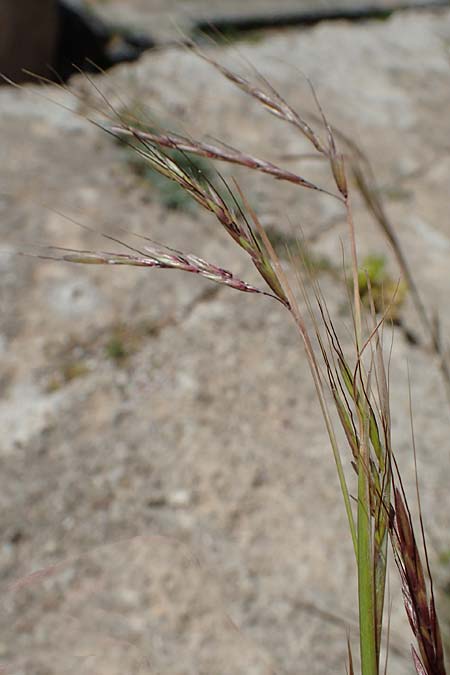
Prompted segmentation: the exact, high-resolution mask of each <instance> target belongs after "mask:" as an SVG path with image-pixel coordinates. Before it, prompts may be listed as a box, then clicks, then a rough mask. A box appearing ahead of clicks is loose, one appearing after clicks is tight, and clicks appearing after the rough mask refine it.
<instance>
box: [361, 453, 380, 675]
mask: <svg viewBox="0 0 450 675" xmlns="http://www.w3.org/2000/svg"><path fill="white" fill-rule="evenodd" d="M367 462H368V447H367V446H366V447H364V445H361V448H360V455H359V461H358V520H357V525H358V600H359V639H360V652H361V673H362V675H377V674H378V659H377V637H376V636H377V631H376V625H375V624H376V621H375V595H374V579H373V565H372V536H371V519H370V501H369V499H370V496H369V487H370V486H369V475H368V471H367Z"/></svg>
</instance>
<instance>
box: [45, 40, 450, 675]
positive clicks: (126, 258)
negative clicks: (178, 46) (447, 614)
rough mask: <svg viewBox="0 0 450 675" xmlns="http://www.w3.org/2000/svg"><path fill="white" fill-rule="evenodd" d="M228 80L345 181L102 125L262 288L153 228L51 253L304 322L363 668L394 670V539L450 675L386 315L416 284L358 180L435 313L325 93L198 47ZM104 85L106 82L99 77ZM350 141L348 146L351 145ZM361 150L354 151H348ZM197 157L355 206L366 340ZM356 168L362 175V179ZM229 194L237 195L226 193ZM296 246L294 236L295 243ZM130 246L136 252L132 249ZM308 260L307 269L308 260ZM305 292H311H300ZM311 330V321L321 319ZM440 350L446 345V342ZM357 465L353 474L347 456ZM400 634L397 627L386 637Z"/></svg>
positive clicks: (127, 124)
mask: <svg viewBox="0 0 450 675" xmlns="http://www.w3.org/2000/svg"><path fill="white" fill-rule="evenodd" d="M193 48H194V49H195V51H197V53H198V55H199V57H200V58H203V59H205V60H206V61H207V62H208V63H209V64H210V65H211V66H212V67H213V68H215V69H216V70H217V71H218V72H219V73H220V74H221V75H222V76H224V77H225V78H227V79H228V80H229V81H230V82H232V83H233V84H234V85H236V86H237V87H238V88H239V89H240V90H241V91H243V92H244V93H245V94H247V95H248V96H250V97H251V98H252V99H253V100H254V101H255V103H256V104H259V105H262V106H263V107H264V108H265V109H266V110H267V111H268V112H269V113H270V114H272V115H274V116H275V117H277V118H278V119H279V120H281V121H283V122H285V123H287V124H289V125H290V126H291V128H292V131H293V133H297V134H298V133H299V134H301V135H302V136H303V137H304V138H305V139H306V140H307V141H308V143H309V144H310V146H311V150H312V152H313V153H316V154H317V155H318V156H319V157H320V158H322V160H323V161H325V162H327V164H328V167H329V174H330V178H331V181H332V183H333V186H334V187H333V188H332V189H331V190H329V189H328V188H324V187H323V186H321V185H317V184H315V183H314V182H313V181H311V180H309V179H308V178H307V177H305V176H303V175H299V174H297V173H295V172H293V171H291V170H287V169H285V168H283V167H282V166H279V165H277V164H274V163H273V162H271V161H268V160H265V159H263V158H261V157H258V156H254V155H250V154H248V153H244V152H241V151H240V150H239V149H236V148H234V147H231V146H229V145H221V144H219V143H209V142H208V143H207V142H204V141H202V140H198V139H192V138H190V137H188V136H185V135H180V134H178V133H173V132H171V131H167V130H165V129H158V128H151V129H149V128H143V127H142V125H139V124H136V123H134V122H133V120H130V119H129V117H127V115H125V114H121V112H120V111H116V110H115V109H114V108H113V107H112V106H109V110H108V115H107V119H106V121H104V122H102V123H98V121H95V123H96V124H98V125H99V126H101V127H102V128H103V129H104V130H105V131H106V132H107V133H109V134H111V135H112V136H113V137H114V138H117V139H120V140H122V142H124V143H125V145H126V146H127V147H128V149H129V150H130V151H131V152H133V153H135V156H136V157H137V158H138V161H139V165H142V166H146V167H149V168H150V169H151V171H152V172H156V173H157V174H159V175H161V176H163V177H164V178H165V179H166V180H168V181H170V183H171V184H172V185H173V186H174V187H175V188H176V189H177V190H179V191H181V194H183V195H184V197H183V198H188V199H190V200H192V201H193V202H194V203H196V204H197V205H198V206H200V207H201V208H202V209H204V210H205V211H206V212H208V213H209V214H210V215H211V216H212V218H213V219H215V221H216V222H217V224H218V225H219V226H220V227H221V228H222V229H223V231H224V232H225V234H226V235H227V236H228V237H230V238H231V239H232V240H233V242H234V243H235V245H236V246H238V247H239V248H240V249H242V250H243V251H244V253H245V254H246V255H247V256H248V258H249V259H250V261H251V263H252V264H253V265H254V267H255V268H256V270H257V271H258V273H259V275H260V277H261V286H260V285H257V286H255V285H253V284H250V283H248V282H246V281H244V280H243V279H241V278H240V276H237V275H235V274H234V273H233V272H232V271H230V270H226V269H223V268H221V267H218V266H216V265H215V264H213V263H211V262H209V261H206V260H204V259H203V258H201V257H199V256H198V255H197V254H193V253H185V252H182V251H179V250H175V249H173V248H171V247H169V246H167V245H161V244H157V243H155V242H153V241H152V240H151V239H147V238H145V237H142V236H140V237H138V239H137V240H136V241H135V240H133V243H129V242H128V241H123V240H120V241H119V240H118V239H114V238H112V237H107V238H108V239H109V240H112V242H113V243H115V244H119V245H120V246H121V247H122V250H121V251H119V252H116V251H109V250H108V251H91V250H75V249H61V248H58V247H49V248H48V249H46V250H44V251H43V252H42V257H44V258H51V259H57V260H61V261H66V262H71V263H77V264H94V265H114V266H122V265H129V266H139V267H147V268H152V269H166V270H178V271H184V272H188V273H191V274H196V275H199V276H201V277H204V278H205V279H207V280H210V281H214V282H216V283H218V284H221V285H223V286H228V287H230V288H233V289H235V290H238V291H242V292H245V293H252V294H257V295H265V296H269V297H270V298H272V299H275V300H276V301H278V302H279V303H281V305H282V306H283V308H284V310H285V311H286V315H287V318H290V320H291V321H293V322H294V324H295V326H296V328H297V330H298V334H299V337H300V339H301V341H302V342H303V345H304V350H305V354H306V358H307V360H308V364H309V368H310V371H311V375H312V378H313V381H314V385H315V389H316V393H317V400H318V405H319V407H320V410H321V413H322V415H323V419H324V422H325V426H326V430H327V433H328V438H329V442H330V446H331V449H332V454H333V457H334V461H335V465H336V470H337V475H338V480H339V484H340V487H341V492H342V497H343V504H344V509H345V512H346V516H347V520H348V527H349V533H350V539H351V542H352V546H353V550H354V556H355V573H356V576H357V581H358V585H357V586H358V598H357V605H358V608H359V652H360V668H361V673H362V675H378V674H379V673H382V672H383V669H384V666H383V663H382V653H383V643H384V640H386V641H388V638H389V636H388V633H389V630H388V629H385V627H384V623H385V621H384V618H385V614H386V609H385V606H386V576H387V560H388V550H389V547H390V549H391V551H392V553H393V558H394V560H395V563H396V565H397V568H398V571H399V575H400V580H401V585H402V591H403V599H404V605H405V610H406V614H407V617H408V619H409V623H410V626H411V629H412V633H413V636H414V638H415V645H414V646H413V648H412V659H413V664H414V667H415V669H416V672H417V674H418V675H444V673H445V672H446V670H445V665H444V656H443V648H442V638H441V634H440V628H439V621H438V618H437V613H436V608H435V599H434V591H433V583H432V578H431V573H430V566H429V562H428V556H427V550H426V544H425V536H424V528H423V523H422V520H421V518H420V519H419V523H418V524H416V523H415V522H414V521H413V518H412V516H411V512H410V509H409V506H408V502H407V498H406V493H405V490H404V487H403V483H402V479H401V474H400V471H399V469H398V466H397V463H396V457H395V448H394V447H393V441H392V422H391V418H392V415H391V406H390V391H389V372H388V359H387V357H386V355H385V349H384V325H385V323H386V321H387V320H388V319H389V318H392V317H393V315H394V313H395V310H396V303H397V305H398V303H399V302H401V300H402V298H403V295H404V286H402V285H401V284H398V283H397V284H395V288H393V287H391V288H390V290H389V292H387V290H388V289H387V285H389V284H390V285H391V286H392V285H393V282H392V281H391V280H390V279H389V278H388V276H387V273H386V271H385V266H384V261H383V260H382V259H380V258H371V259H366V260H365V261H362V263H361V264H360V262H359V256H358V246H357V237H356V228H355V224H354V220H353V209H352V191H353V187H352V186H353V185H356V188H357V190H358V191H359V192H360V193H361V194H362V195H363V197H364V200H365V202H366V205H367V206H368V208H369V210H370V211H371V213H372V214H373V216H374V217H375V218H376V220H377V221H378V222H379V224H380V225H381V227H382V229H383V231H384V232H385V234H386V236H387V238H388V239H389V241H390V243H391V244H392V245H393V247H394V251H395V252H396V255H397V259H398V260H399V262H400V266H401V269H402V271H403V274H404V277H405V281H406V283H407V285H408V288H409V289H410V291H411V292H412V293H413V296H414V299H415V302H416V306H417V308H418V311H419V314H420V316H421V317H422V320H423V322H424V323H426V322H427V316H426V312H425V309H424V307H423V304H422V301H421V298H420V295H419V293H418V290H417V288H416V285H415V283H414V279H413V277H412V274H411V271H410V270H409V267H408V265H407V261H406V259H405V257H404V255H403V252H402V249H401V246H400V243H399V241H398V237H397V235H396V234H395V232H394V230H393V228H392V226H391V224H390V222H389V219H388V217H387V215H386V213H385V210H384V208H383V205H382V202H381V198H380V196H379V193H378V191H377V190H376V186H375V183H374V178H373V175H372V172H371V169H370V165H369V164H368V160H366V158H365V157H364V155H362V153H361V152H360V151H359V150H358V149H357V148H356V149H355V146H354V144H353V143H352V141H351V139H350V140H349V139H347V138H346V137H345V136H343V135H342V134H340V133H339V132H337V131H336V130H335V129H333V127H332V125H331V124H330V123H329V122H328V120H327V118H326V116H325V114H324V112H323V110H322V108H321V105H320V103H319V101H318V100H317V97H316V95H315V92H314V90H313V89H312V94H313V98H314V101H315V103H316V106H317V110H318V113H317V116H316V117H315V118H314V120H315V121H314V122H313V123H311V122H309V121H307V119H306V118H305V117H303V116H301V115H300V114H299V113H298V112H297V111H296V110H294V109H293V108H292V107H291V106H290V105H289V104H288V103H287V102H286V101H285V100H284V99H283V98H282V97H281V96H280V95H279V94H278V92H277V91H276V90H275V89H274V88H273V87H272V86H271V85H270V84H269V83H268V82H267V81H266V80H265V79H264V78H263V77H262V76H259V74H256V78H257V81H256V82H255V83H254V82H251V81H250V80H248V79H246V78H244V77H242V76H240V75H238V74H236V73H234V72H232V71H230V70H229V69H227V68H226V67H224V66H223V65H222V64H219V63H217V62H216V61H215V60H214V59H212V58H211V57H210V56H209V55H206V54H204V53H200V52H198V50H197V48H195V47H193ZM94 86H95V85H94ZM340 145H342V146H343V149H340ZM349 147H350V149H352V150H353V154H352V155H351V157H349V153H348V150H349ZM193 157H197V158H198V157H200V158H203V159H206V160H207V161H208V163H209V162H211V161H217V162H225V163H228V164H234V165H238V166H241V167H245V168H247V169H248V170H252V171H257V172H261V173H263V174H265V175H267V176H269V177H271V178H272V179H276V180H277V181H286V182H289V183H290V184H292V185H295V186H297V187H298V188H301V189H302V190H306V191H313V192H319V193H321V194H323V195H326V196H328V197H329V198H330V199H334V200H336V201H337V202H338V203H339V204H340V207H341V208H342V213H343V216H344V218H345V220H346V223H347V228H348V235H349V249H350V250H349V256H348V258H349V260H350V261H351V264H350V275H349V276H350V281H349V284H348V290H349V300H348V303H349V306H350V309H351V316H352V318H353V324H352V334H353V349H352V350H351V352H350V353H346V351H345V350H344V347H343V345H342V343H341V340H340V338H339V335H338V332H337V329H336V326H335V319H334V318H333V317H332V316H331V315H330V312H329V309H328V307H327V303H326V298H324V297H323V295H322V291H321V288H320V285H319V283H318V280H317V278H316V277H315V276H314V274H312V269H311V268H312V265H311V264H309V263H308V260H311V258H308V253H307V250H306V249H304V248H303V247H299V248H298V251H299V252H300V253H298V251H296V250H295V247H293V249H294V250H293V251H292V257H293V258H294V257H295V256H296V255H297V258H298V260H300V265H299V264H297V265H296V278H294V281H293V280H292V278H291V277H292V275H291V274H290V273H289V272H288V271H287V270H286V267H285V264H284V263H283V261H282V260H281V258H282V257H284V256H282V255H281V253H280V242H277V241H275V240H274V239H273V237H272V233H271V232H270V231H266V230H265V229H264V227H263V226H262V225H261V223H260V221H259V218H258V216H257V214H256V213H255V211H254V209H253V208H252V206H251V205H250V203H249V201H248V200H247V199H246V197H245V195H244V194H243V193H242V192H241V190H240V188H239V186H238V185H237V184H234V185H231V186H229V185H227V184H226V183H225V182H224V181H222V182H221V181H219V182H220V184H221V189H218V187H217V185H216V184H215V183H216V181H215V180H214V176H213V174H212V173H211V172H210V171H209V170H208V171H200V172H199V171H196V170H195V166H196V165H195V162H194V159H192V158H193ZM350 178H351V179H352V180H350ZM224 190H225V193H226V195H227V198H226V199H225V197H224ZM283 243H284V244H286V243H287V244H288V248H291V246H290V245H291V244H292V242H291V241H287V242H282V244H283ZM124 249H125V250H124ZM302 261H303V263H304V264H303V265H302V264H301V262H302ZM299 293H300V296H301V299H302V302H300V301H299V299H298V297H297V296H298V294H299ZM310 326H312V328H311V327H310ZM433 345H434V348H435V351H436V352H437V353H441V352H440V351H439V345H438V343H437V341H436V340H434V341H433ZM109 349H110V356H111V358H113V359H121V358H122V357H123V353H122V346H121V345H119V344H114V345H112V346H111V345H110V348H109ZM442 370H443V373H444V377H447V375H446V373H447V372H448V371H447V365H445V364H444V365H443V366H442ZM336 424H338V425H340V427H341V430H342V431H343V432H344V438H345V442H346V446H342V445H341V443H340V442H339V441H338V437H339V434H338V433H337V428H336ZM348 463H350V464H351V466H352V467H353V473H352V475H351V476H350V478H349V477H348V476H347V472H346V471H345V469H344V465H345V464H348ZM386 633H387V635H386ZM347 668H348V671H349V672H351V673H354V672H355V660H354V657H353V655H352V647H351V645H350V642H349V643H348V663H347Z"/></svg>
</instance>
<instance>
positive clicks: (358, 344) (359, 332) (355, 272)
mask: <svg viewBox="0 0 450 675" xmlns="http://www.w3.org/2000/svg"><path fill="white" fill-rule="evenodd" d="M345 210H346V215H347V224H348V228H349V232H350V248H351V253H352V275H353V301H354V305H355V336H356V347H357V350H358V358H359V353H360V349H361V339H362V338H361V335H362V323H361V296H360V294H359V279H358V252H357V248H356V235H355V225H354V222H353V212H352V207H351V203H350V196H349V195H347V197H346V199H345Z"/></svg>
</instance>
